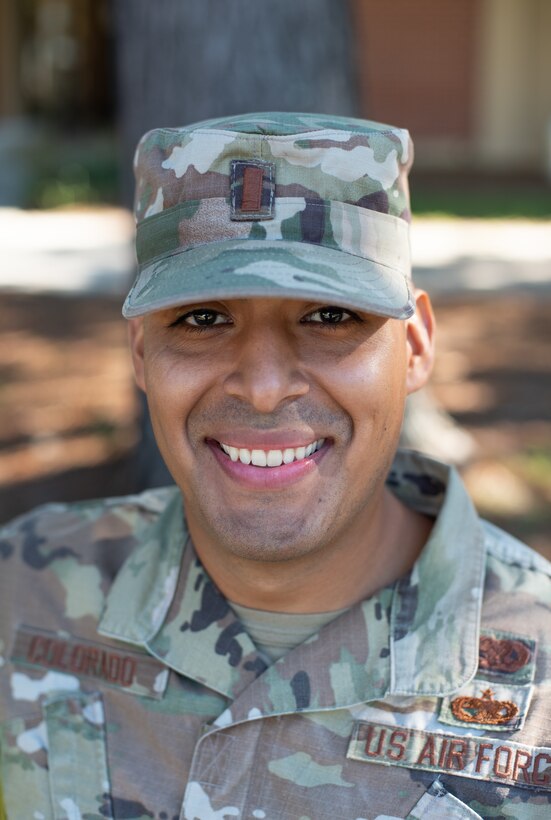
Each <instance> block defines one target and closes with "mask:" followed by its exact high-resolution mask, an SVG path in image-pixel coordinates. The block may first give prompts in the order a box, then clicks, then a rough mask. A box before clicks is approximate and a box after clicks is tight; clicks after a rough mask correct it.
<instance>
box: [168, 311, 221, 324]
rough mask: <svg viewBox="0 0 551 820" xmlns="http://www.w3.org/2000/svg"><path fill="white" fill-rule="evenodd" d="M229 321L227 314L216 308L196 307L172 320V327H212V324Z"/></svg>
mask: <svg viewBox="0 0 551 820" xmlns="http://www.w3.org/2000/svg"><path fill="white" fill-rule="evenodd" d="M230 321H231V320H230V319H229V317H228V316H225V315H224V314H223V313H219V312H218V311H217V310H210V309H208V308H198V309H196V310H190V311H189V312H188V313H183V314H182V315H181V316H178V318H177V319H176V320H175V321H174V322H172V327H174V326H175V325H188V326H189V327H196V328H204V327H213V326H214V325H227V324H230Z"/></svg>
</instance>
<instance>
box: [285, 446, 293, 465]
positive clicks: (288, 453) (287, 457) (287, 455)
mask: <svg viewBox="0 0 551 820" xmlns="http://www.w3.org/2000/svg"><path fill="white" fill-rule="evenodd" d="M294 460H295V451H294V450H293V448H292V447H289V448H288V449H287V450H284V451H283V463H284V464H290V463H291V462H292V461H294Z"/></svg>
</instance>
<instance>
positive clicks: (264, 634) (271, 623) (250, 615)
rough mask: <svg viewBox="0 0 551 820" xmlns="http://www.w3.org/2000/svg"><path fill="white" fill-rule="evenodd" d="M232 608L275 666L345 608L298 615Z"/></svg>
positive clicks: (239, 607) (232, 604) (244, 607)
mask: <svg viewBox="0 0 551 820" xmlns="http://www.w3.org/2000/svg"><path fill="white" fill-rule="evenodd" d="M230 605H231V607H232V609H233V610H234V612H235V614H236V615H237V617H238V618H239V620H240V621H241V623H242V624H243V626H244V627H245V629H246V631H247V632H248V634H249V635H250V636H251V638H252V639H253V642H254V643H255V644H256V647H257V649H258V650H259V651H260V652H261V653H262V654H263V655H264V656H265V657H266V658H267V659H268V660H270V661H271V662H272V663H273V662H274V661H277V660H278V659H279V658H281V657H282V656H283V655H285V654H286V653H287V652H288V651H289V650H290V649H294V647H295V646H298V645H299V644H301V643H304V641H305V640H306V639H307V638H309V637H310V636H311V635H315V634H316V632H319V631H320V629H321V628H322V627H323V626H325V624H328V623H329V622H330V621H333V620H334V619H335V618H338V616H339V615H342V614H343V612H346V610H347V609H348V607H346V608H345V609H339V610H336V611H334V612H313V613H307V614H303V613H300V614H297V613H294V612H292V613H290V612H266V610H263V609H250V608H249V607H246V606H241V605H240V604H234V603H232V602H231V601H230Z"/></svg>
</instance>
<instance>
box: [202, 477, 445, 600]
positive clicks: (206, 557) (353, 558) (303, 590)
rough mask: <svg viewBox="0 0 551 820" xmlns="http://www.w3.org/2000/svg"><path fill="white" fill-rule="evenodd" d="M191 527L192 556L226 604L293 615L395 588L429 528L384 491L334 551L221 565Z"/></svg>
mask: <svg viewBox="0 0 551 820" xmlns="http://www.w3.org/2000/svg"><path fill="white" fill-rule="evenodd" d="M189 523H190V531H191V535H192V539H193V540H194V545H195V548H196V551H197V553H198V555H199V557H200V558H201V560H202V562H203V565H204V566H205V569H206V570H207V572H208V573H209V575H210V577H211V578H212V579H213V581H214V582H215V583H216V585H217V586H218V588H219V589H220V591H221V592H222V593H223V594H224V595H225V597H226V598H228V599H229V600H231V601H234V602H235V603H237V604H241V605H242V606H247V607H251V608H254V609H264V610H269V611H273V612H291V613H292V612H296V613H306V612H328V611H333V610H339V609H344V608H346V607H348V606H351V605H352V604H354V603H356V602H358V601H361V600H363V599H365V598H368V597H370V596H371V595H373V594H374V593H375V592H376V591H377V590H379V589H381V588H382V587H385V586H387V585H389V584H391V583H393V582H394V581H395V580H397V579H398V578H400V577H401V576H403V575H404V574H405V573H406V572H408V571H409V570H410V569H411V567H412V566H413V564H414V563H415V561H416V559H417V557H418V556H419V554H420V552H421V550H422V549H423V547H424V545H425V543H426V542H427V540H428V537H429V535H430V531H431V528H432V525H433V521H432V519H430V518H428V517H427V516H425V515H422V514H421V513H418V512H416V511H415V510H412V509H411V508H409V507H406V506H405V505H404V504H403V503H402V502H401V501H399V500H398V499H397V498H396V497H395V496H394V495H393V494H392V493H391V492H390V491H389V490H388V489H386V488H385V489H384V491H383V493H382V497H381V503H380V504H378V505H377V506H376V507H375V509H374V513H373V514H372V516H371V520H370V521H369V525H368V526H366V521H365V519H362V521H360V522H358V523H359V526H358V527H357V528H356V531H351V532H349V533H348V534H347V535H346V537H343V538H342V539H340V540H339V542H338V543H337V544H335V547H334V549H330V550H324V551H320V552H319V553H310V554H308V555H305V556H302V557H299V558H296V559H293V560H288V561H279V562H278V561H250V560H246V559H243V558H239V557H234V558H233V559H232V560H228V556H227V554H226V555H225V560H224V562H223V564H222V563H221V562H220V560H219V558H220V556H217V555H216V554H215V553H214V552H213V551H211V550H209V549H204V548H203V544H204V542H202V540H201V537H200V535H199V537H197V535H196V533H195V532H194V529H195V528H194V527H193V525H192V522H189Z"/></svg>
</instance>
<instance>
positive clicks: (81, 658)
mask: <svg viewBox="0 0 551 820" xmlns="http://www.w3.org/2000/svg"><path fill="white" fill-rule="evenodd" d="M11 659H12V661H14V662H16V663H22V664H25V665H27V666H32V667H35V668H46V669H56V670H58V671H61V672H67V673H70V674H73V675H77V676H78V677H87V678H93V679H94V680H96V681H97V680H99V681H101V682H103V683H106V684H108V685H109V686H115V687H117V688H119V689H124V690H126V691H128V692H132V694H134V695H144V696H146V697H151V698H156V699H159V698H161V697H162V696H163V694H164V691H165V689H166V685H167V682H168V674H169V670H168V669H167V668H166V667H165V666H163V664H162V663H160V662H159V661H158V660H157V659H156V658H152V657H151V656H150V655H146V654H144V653H141V652H134V651H128V649H126V647H123V648H119V647H113V646H107V645H105V644H100V643H95V642H92V641H85V640H82V639H80V638H75V637H73V636H70V637H65V636H61V635H57V634H55V633H52V632H45V631H43V630H41V629H35V628H31V627H28V626H20V627H19V629H18V630H17V633H16V636H15V643H14V647H13V652H12V655H11Z"/></svg>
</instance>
